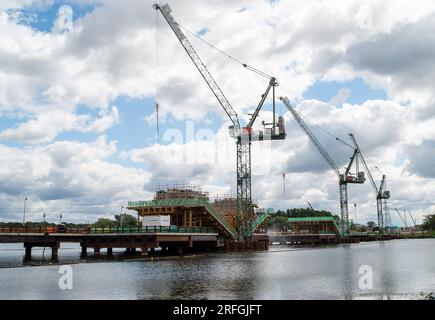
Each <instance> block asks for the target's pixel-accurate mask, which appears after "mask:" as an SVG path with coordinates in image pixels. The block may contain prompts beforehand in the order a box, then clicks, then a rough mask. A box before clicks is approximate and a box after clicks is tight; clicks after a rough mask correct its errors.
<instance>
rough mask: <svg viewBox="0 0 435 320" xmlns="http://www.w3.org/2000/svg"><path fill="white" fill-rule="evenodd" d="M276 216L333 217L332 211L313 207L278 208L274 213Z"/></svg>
mask: <svg viewBox="0 0 435 320" xmlns="http://www.w3.org/2000/svg"><path fill="white" fill-rule="evenodd" d="M273 215H275V216H281V217H287V218H300V217H332V216H334V215H333V214H332V213H331V212H329V211H326V210H315V209H314V210H313V209H311V208H292V209H287V210H285V211H284V210H278V211H275V213H274V214H273Z"/></svg>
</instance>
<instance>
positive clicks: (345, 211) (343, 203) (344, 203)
mask: <svg viewBox="0 0 435 320" xmlns="http://www.w3.org/2000/svg"><path fill="white" fill-rule="evenodd" d="M279 99H280V100H281V101H282V102H283V103H284V105H285V106H286V107H287V109H288V110H289V111H290V113H291V114H292V115H293V117H294V118H295V120H296V122H297V123H298V124H299V126H300V127H301V128H302V130H303V131H304V132H305V134H306V135H307V136H308V138H309V139H310V141H311V142H312V143H313V144H314V146H315V147H316V149H317V150H318V151H319V153H320V154H321V155H322V156H323V158H324V159H325V160H326V162H327V163H328V164H329V166H330V167H331V169H332V171H334V172H335V174H336V175H337V177H338V181H339V183H338V184H339V189H340V215H341V217H340V218H341V229H342V234H343V235H347V234H348V229H349V205H348V196H347V184H348V183H364V181H365V177H364V172H359V170H358V164H357V169H356V171H357V176H356V177H354V176H352V175H350V168H351V167H352V164H353V162H354V161H355V160H356V161H358V157H357V156H358V153H359V151H358V149H357V148H355V150H354V152H353V155H352V156H351V158H350V162H349V165H348V166H347V168H346V170H345V172H344V173H343V174H342V173H341V172H340V170H339V169H338V167H337V165H336V164H335V162H334V160H333V159H332V158H331V156H330V155H329V153H328V152H327V151H326V150H325V149H324V148H323V146H322V145H321V144H320V142H319V140H317V138H316V136H315V135H314V134H313V132H312V131H311V130H310V128H309V127H308V126H307V125H306V123H305V122H304V121H303V120H302V118H301V116H300V115H299V114H298V113H297V112H296V110H295V109H294V108H293V106H292V105H291V103H290V100H289V99H288V98H287V97H280V98H279Z"/></svg>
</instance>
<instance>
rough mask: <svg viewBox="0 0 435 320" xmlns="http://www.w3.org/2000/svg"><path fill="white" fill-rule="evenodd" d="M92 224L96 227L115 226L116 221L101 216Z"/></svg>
mask: <svg viewBox="0 0 435 320" xmlns="http://www.w3.org/2000/svg"><path fill="white" fill-rule="evenodd" d="M92 226H93V227H95V228H115V227H116V222H115V221H113V220H110V219H108V218H100V219H98V220H97V221H96V222H95V223H94V224H93V225H92Z"/></svg>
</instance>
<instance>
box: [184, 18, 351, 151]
mask: <svg viewBox="0 0 435 320" xmlns="http://www.w3.org/2000/svg"><path fill="white" fill-rule="evenodd" d="M177 25H178V26H179V27H180V28H182V29H184V30H185V31H186V32H187V33H189V34H191V35H192V36H194V37H195V38H197V39H199V40H200V41H201V42H203V43H205V44H207V45H208V46H210V47H211V48H213V49H215V50H216V51H218V52H220V53H221V54H223V55H224V56H226V57H227V58H229V59H231V60H233V61H234V62H236V63H238V64H240V65H241V66H243V67H244V68H246V69H248V70H249V71H252V72H254V73H256V74H258V75H260V76H262V77H265V78H267V79H269V80H270V79H272V78H273V77H272V76H270V75H268V74H267V73H265V72H263V71H261V70H259V69H256V68H254V67H252V66H250V65H248V64H246V63H243V62H241V61H240V60H238V59H236V58H234V57H233V56H231V55H229V54H228V53H226V52H225V51H223V50H221V49H219V48H217V47H216V46H214V45H213V44H211V43H210V42H208V41H207V40H205V39H203V38H201V37H200V36H198V35H197V34H195V33H194V32H192V31H190V30H189V29H187V28H186V27H184V26H183V25H181V24H179V23H177ZM301 117H302V118H304V119H305V120H306V121H308V122H309V123H311V124H312V125H314V126H316V127H317V128H319V129H320V130H322V131H323V132H325V133H326V134H327V135H329V136H331V137H332V138H333V139H335V140H336V141H338V142H340V143H342V144H343V145H345V146H347V147H349V148H351V149H355V148H354V147H353V146H351V145H350V144H349V143H347V142H345V141H344V140H343V139H341V138H339V137H337V136H335V135H333V134H332V133H330V132H329V131H328V130H326V129H324V128H322V127H321V126H320V125H318V124H316V123H315V122H313V121H310V120H308V119H307V118H306V117H304V116H303V115H301Z"/></svg>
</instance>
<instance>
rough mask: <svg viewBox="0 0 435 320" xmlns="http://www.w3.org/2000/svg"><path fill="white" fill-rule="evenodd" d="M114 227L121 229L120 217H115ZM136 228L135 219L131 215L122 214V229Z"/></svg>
mask: <svg viewBox="0 0 435 320" xmlns="http://www.w3.org/2000/svg"><path fill="white" fill-rule="evenodd" d="M115 220H116V225H117V226H118V227H121V215H120V214H118V215H115ZM136 226H137V218H135V217H134V216H132V215H131V214H127V213H124V214H122V227H123V228H124V227H136Z"/></svg>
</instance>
